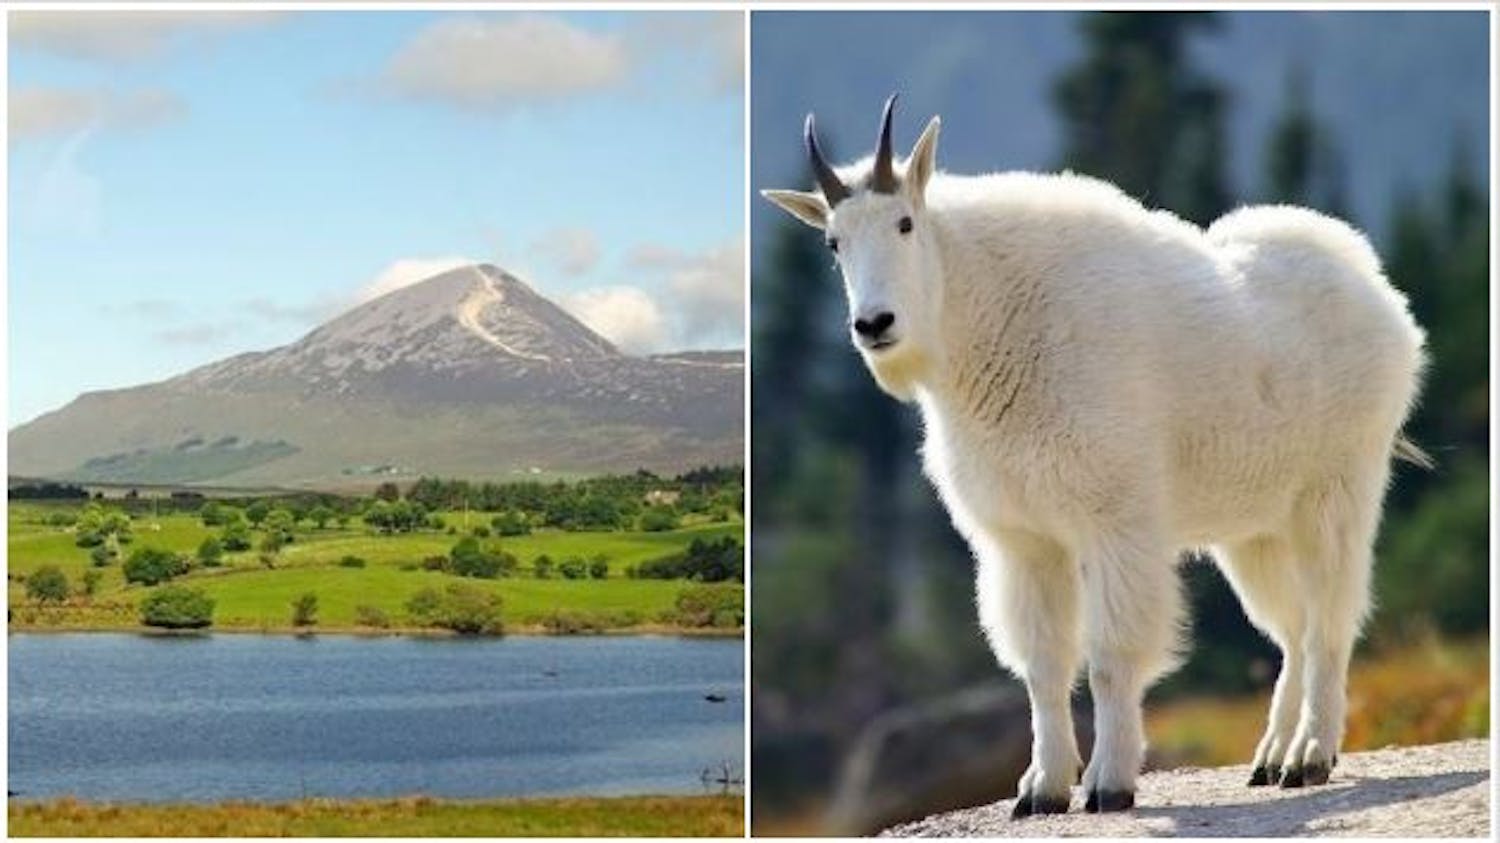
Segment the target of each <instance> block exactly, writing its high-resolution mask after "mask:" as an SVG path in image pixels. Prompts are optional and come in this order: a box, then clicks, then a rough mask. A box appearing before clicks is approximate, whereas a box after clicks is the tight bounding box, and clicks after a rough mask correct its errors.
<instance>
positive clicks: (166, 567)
mask: <svg viewBox="0 0 1500 843" xmlns="http://www.w3.org/2000/svg"><path fill="white" fill-rule="evenodd" d="M187 568H188V566H187V563H186V562H184V561H183V559H182V558H181V557H179V556H178V555H177V554H175V553H173V552H172V551H170V550H163V549H162V548H159V547H142V548H137V549H136V550H135V552H133V553H131V554H130V558H129V559H126V560H125V565H124V567H123V568H122V570H123V571H124V574H125V581H126V582H128V583H139V584H141V585H147V586H150V585H156V584H157V583H163V582H166V581H168V580H170V579H172V578H173V577H179V576H181V575H183V574H185V573H187Z"/></svg>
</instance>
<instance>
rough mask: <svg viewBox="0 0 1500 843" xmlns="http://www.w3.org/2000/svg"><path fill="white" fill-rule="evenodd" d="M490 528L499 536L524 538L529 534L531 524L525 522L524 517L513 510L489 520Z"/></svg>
mask: <svg viewBox="0 0 1500 843" xmlns="http://www.w3.org/2000/svg"><path fill="white" fill-rule="evenodd" d="M490 526H491V527H493V528H495V533H496V534H497V535H501V536H524V535H527V534H528V533H530V532H531V524H529V523H528V522H527V521H526V516H524V515H522V514H521V513H519V512H516V511H515V510H510V511H507V512H502V513H500V514H499V515H496V516H495V517H494V518H491V519H490Z"/></svg>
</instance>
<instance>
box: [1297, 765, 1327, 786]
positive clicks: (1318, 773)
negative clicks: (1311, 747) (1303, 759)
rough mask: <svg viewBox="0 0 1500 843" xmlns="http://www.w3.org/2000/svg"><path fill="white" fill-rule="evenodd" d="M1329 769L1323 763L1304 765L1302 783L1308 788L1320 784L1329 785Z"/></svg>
mask: <svg viewBox="0 0 1500 843" xmlns="http://www.w3.org/2000/svg"><path fill="white" fill-rule="evenodd" d="M1328 773H1329V768H1328V765H1327V764H1323V763H1321V762H1319V763H1315V764H1303V765H1302V783H1303V784H1305V785H1307V786H1308V787H1314V786H1316V785H1320V784H1328Z"/></svg>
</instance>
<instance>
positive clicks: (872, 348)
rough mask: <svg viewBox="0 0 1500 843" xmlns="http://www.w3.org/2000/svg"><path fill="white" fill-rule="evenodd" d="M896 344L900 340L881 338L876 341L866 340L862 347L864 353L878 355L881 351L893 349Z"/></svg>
mask: <svg viewBox="0 0 1500 843" xmlns="http://www.w3.org/2000/svg"><path fill="white" fill-rule="evenodd" d="M898 342H900V340H898V339H896V338H895V337H882V338H880V339H878V340H867V341H865V342H864V343H863V345H864V348H865V351H868V352H870V353H872V354H879V353H880V352H882V351H886V350H887V349H890V348H894V347H895V346H896V343H898Z"/></svg>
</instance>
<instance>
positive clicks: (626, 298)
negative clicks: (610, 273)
mask: <svg viewBox="0 0 1500 843" xmlns="http://www.w3.org/2000/svg"><path fill="white" fill-rule="evenodd" d="M558 303H559V304H561V305H562V306H563V307H564V308H565V309H567V310H568V312H570V313H572V314H573V315H574V316H576V317H578V319H579V321H581V322H583V324H585V325H587V326H589V327H590V328H592V329H593V330H594V331H595V332H597V333H599V334H600V335H602V336H603V337H604V338H605V339H607V340H609V341H610V342H612V343H614V344H615V345H617V346H619V347H620V348H621V349H622V350H624V351H628V352H631V353H634V354H646V353H649V352H653V351H661V350H662V349H663V347H664V344H665V342H666V339H667V334H668V331H667V319H666V317H665V316H664V315H663V313H662V311H661V308H660V307H658V306H657V304H656V302H655V301H654V300H653V299H652V298H651V296H649V295H647V294H646V293H645V291H643V290H641V289H639V288H637V287H597V288H595V289H592V290H584V291H582V292H578V293H568V294H566V295H564V296H563V297H562V299H561V301H559V302H558Z"/></svg>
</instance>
